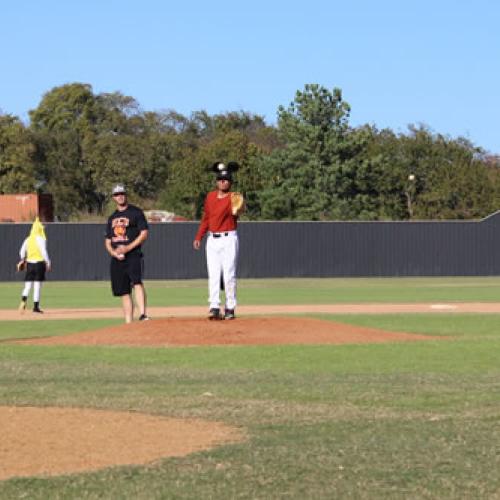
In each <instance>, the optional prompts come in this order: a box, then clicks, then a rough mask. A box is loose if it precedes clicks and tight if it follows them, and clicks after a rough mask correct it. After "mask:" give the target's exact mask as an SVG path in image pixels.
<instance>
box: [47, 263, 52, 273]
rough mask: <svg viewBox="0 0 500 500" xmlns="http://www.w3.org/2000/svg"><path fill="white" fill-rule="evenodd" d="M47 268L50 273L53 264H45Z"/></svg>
mask: <svg viewBox="0 0 500 500" xmlns="http://www.w3.org/2000/svg"><path fill="white" fill-rule="evenodd" d="M45 270H46V271H47V272H48V273H50V271H52V264H50V263H47V264H45Z"/></svg>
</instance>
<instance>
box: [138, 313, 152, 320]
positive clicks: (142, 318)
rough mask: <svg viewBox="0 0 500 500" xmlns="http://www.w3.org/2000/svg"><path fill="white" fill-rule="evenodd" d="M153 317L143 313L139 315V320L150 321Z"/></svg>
mask: <svg viewBox="0 0 500 500" xmlns="http://www.w3.org/2000/svg"><path fill="white" fill-rule="evenodd" d="M150 319H151V318H150V317H149V316H146V315H145V314H141V315H140V316H139V321H149V320H150Z"/></svg>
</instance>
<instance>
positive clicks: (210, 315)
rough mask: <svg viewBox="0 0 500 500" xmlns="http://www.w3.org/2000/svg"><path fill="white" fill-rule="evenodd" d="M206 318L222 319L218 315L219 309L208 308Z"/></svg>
mask: <svg viewBox="0 0 500 500" xmlns="http://www.w3.org/2000/svg"><path fill="white" fill-rule="evenodd" d="M208 319H209V320H214V319H215V320H217V319H222V316H221V315H220V311H219V309H215V308H214V309H210V311H209V312H208Z"/></svg>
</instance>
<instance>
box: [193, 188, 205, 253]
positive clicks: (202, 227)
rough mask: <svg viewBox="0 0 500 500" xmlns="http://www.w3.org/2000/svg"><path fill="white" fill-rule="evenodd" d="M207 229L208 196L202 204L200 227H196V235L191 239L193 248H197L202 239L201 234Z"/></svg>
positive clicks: (203, 234)
mask: <svg viewBox="0 0 500 500" xmlns="http://www.w3.org/2000/svg"><path fill="white" fill-rule="evenodd" d="M207 231H208V196H207V198H205V203H204V206H203V217H202V218H201V222H200V227H199V228H198V232H197V233H196V236H195V237H194V241H193V248H194V249H195V250H199V249H200V246H201V240H202V239H203V236H205V234H206V233H207Z"/></svg>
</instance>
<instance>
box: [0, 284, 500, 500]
mask: <svg viewBox="0 0 500 500" xmlns="http://www.w3.org/2000/svg"><path fill="white" fill-rule="evenodd" d="M147 286H148V291H149V295H150V299H151V300H150V303H151V304H152V305H181V304H185V305H195V304H198V305H202V304H205V300H206V297H205V295H206V283H205V282H204V281H193V282H149V283H147ZM18 288H19V284H12V283H9V284H2V285H0V304H1V305H2V307H3V308H9V307H15V305H16V304H17V295H16V293H17V291H18ZM239 298H240V302H241V303H248V304H250V303H251V304H259V303H276V304H278V303H280V304H283V303H290V304H294V303H295V304H298V303H319V302H321V303H328V302H332V303H333V302H337V303H338V302H417V301H447V302H452V301H474V302H477V301H498V300H500V279H497V278H457V279H453V278H443V279H441V278H432V279H430V278H429V279H426V278H418V279H417V278H415V279H374V280H370V279H353V280H348V279H342V280H333V279H324V280H241V282H240V293H239ZM11 303H13V305H11ZM44 303H45V304H46V306H47V307H49V306H50V307H96V306H101V307H102V306H118V304H117V302H116V301H115V300H114V299H112V298H111V297H109V289H108V284H107V283H50V282H49V283H47V286H46V288H45V290H44ZM316 317H321V318H323V319H325V320H335V321H343V322H348V323H353V324H359V325H363V326H372V327H377V328H384V329H388V330H396V331H397V330H399V331H408V332H418V333H423V334H429V335H433V336H440V337H443V339H446V340H429V341H426V342H421V343H418V342H417V343H415V342H412V343H407V344H405V343H397V344H373V345H329V346H318V345H315V346H263V347H260V346H248V347H243V346H238V347H236V346H235V347H228V346H225V347H196V348H175V349H174V348H169V349H165V348H124V347H73V346H28V345H14V344H9V343H8V342H7V341H8V340H9V339H15V338H28V337H35V336H48V335H63V334H66V333H71V332H75V331H82V330H84V329H94V328H98V327H99V326H105V325H109V324H116V323H117V322H119V321H117V320H82V321H79V320H68V321H66V320H57V321H44V322H36V323H34V322H30V321H0V405H3V406H5V405H18V406H23V405H30V406H31V405H35V406H69V407H88V408H103V409H116V410H127V411H128V410H132V411H140V412H146V413H152V414H157V415H165V416H173V417H199V418H205V419H211V420H220V421H224V422H226V423H229V424H232V425H236V426H241V427H243V428H244V429H245V430H246V433H247V435H248V440H247V441H245V442H242V443H238V444H233V445H225V446H221V447H219V448H215V449H212V450H209V451H204V452H199V453H195V454H192V455H189V456H186V457H184V458H175V459H165V460H162V461H160V462H157V463H154V464H152V465H149V466H135V467H115V468H110V469H104V470H101V471H98V472H92V473H86V474H78V475H71V476H70V475H68V476H60V477H55V478H41V477H39V478H35V477H34V478H18V479H10V480H7V481H3V482H0V498H6V499H12V498H30V499H31V498H39V499H42V498H43V499H47V498H50V499H58V498H60V499H67V498H75V499H76V498H86V499H87V498H88V499H90V498H92V499H94V498H95V499H97V498H99V499H101V498H113V499H114V498H139V499H151V498H154V499H156V498H166V499H170V498H172V499H174V498H175V499H181V498H189V499H233V498H248V499H275V498H297V499H299V498H300V499H303V498H317V499H337V498H361V499H386V498H394V499H408V498H411V499H420V498H422V499H431V498H432V499H435V498H439V499H456V498H461V499H462V498H463V499H477V498H481V499H483V498H488V499H489V498H491V499H494V498H500V476H499V474H498V470H499V469H500V315H496V314H482V315H479V314H457V313H439V314H393V315H345V316H342V315H326V314H322V315H316ZM447 337H453V340H450V339H447ZM208 392H209V393H210V394H212V396H210V397H207V396H206V394H207V393H208ZM82 439H85V436H82ZM0 446H1V440H0ZM0 467H1V464H0Z"/></svg>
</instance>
